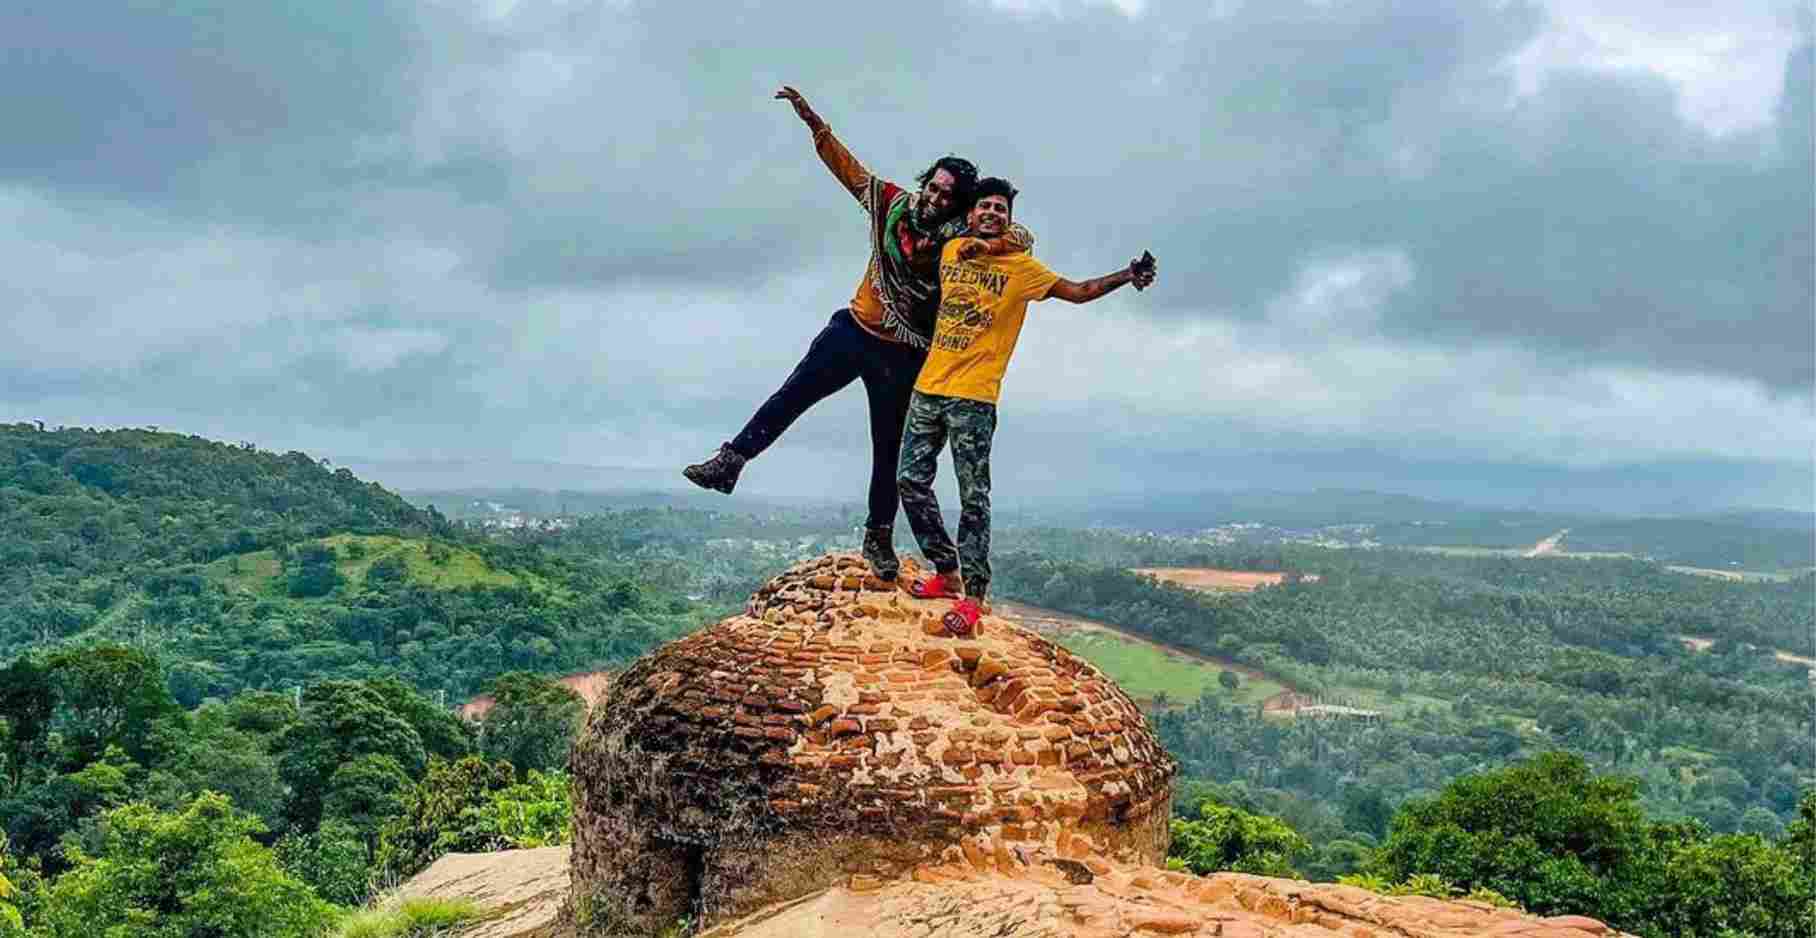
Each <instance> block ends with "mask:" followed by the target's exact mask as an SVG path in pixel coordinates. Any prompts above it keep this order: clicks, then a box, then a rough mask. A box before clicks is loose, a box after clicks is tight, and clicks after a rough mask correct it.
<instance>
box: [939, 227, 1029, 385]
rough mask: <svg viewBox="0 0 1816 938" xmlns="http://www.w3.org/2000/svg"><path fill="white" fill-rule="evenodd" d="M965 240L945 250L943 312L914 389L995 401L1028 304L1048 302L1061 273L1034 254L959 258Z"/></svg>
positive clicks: (956, 240) (942, 262)
mask: <svg viewBox="0 0 1816 938" xmlns="http://www.w3.org/2000/svg"><path fill="white" fill-rule="evenodd" d="M966 240H968V239H966V238H954V239H952V240H951V241H948V242H946V246H945V249H944V250H943V251H941V252H940V313H939V320H938V321H937V322H936V323H935V324H934V330H933V347H932V348H931V349H929V350H928V352H927V363H926V364H925V365H922V366H921V376H920V379H919V380H917V381H915V383H914V389H915V390H917V391H920V392H921V393H923V394H942V395H945V396H947V397H963V398H969V399H970V400H974V401H986V402H988V403H992V404H994V403H996V398H997V395H999V394H1000V393H1002V387H1003V372H1005V371H1007V370H1008V369H1009V356H1010V355H1013V354H1014V353H1015V341H1016V340H1017V339H1019V338H1021V330H1022V321H1023V320H1024V319H1026V318H1027V314H1028V303H1029V302H1030V301H1032V300H1044V299H1046V298H1047V291H1049V290H1051V289H1053V284H1054V283H1056V282H1057V281H1058V280H1059V275H1058V274H1056V273H1054V272H1053V271H1051V270H1048V269H1047V265H1045V264H1042V263H1041V262H1040V261H1037V260H1035V259H1034V255H1032V254H1003V255H999V256H995V257H990V256H978V257H973V258H971V259H969V260H962V261H961V260H959V259H958V248H959V245H961V244H963V243H964V242H965V241H966Z"/></svg>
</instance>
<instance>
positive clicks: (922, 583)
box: [908, 573, 958, 599]
mask: <svg viewBox="0 0 1816 938" xmlns="http://www.w3.org/2000/svg"><path fill="white" fill-rule="evenodd" d="M952 587H953V583H952V578H951V577H949V576H947V575H946V574H944V573H935V574H934V575H932V576H930V577H928V578H926V579H925V580H916V581H914V585H913V586H911V587H909V588H908V592H909V594H910V595H912V596H913V597H914V598H915V599H957V598H958V593H956V592H954V591H953V589H952Z"/></svg>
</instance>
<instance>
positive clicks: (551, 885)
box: [399, 847, 1619, 938]
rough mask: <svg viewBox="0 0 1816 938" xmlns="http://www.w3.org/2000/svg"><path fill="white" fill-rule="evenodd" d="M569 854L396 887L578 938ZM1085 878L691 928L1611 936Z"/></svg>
mask: <svg viewBox="0 0 1816 938" xmlns="http://www.w3.org/2000/svg"><path fill="white" fill-rule="evenodd" d="M567 864H568V851H567V848H565V847H551V848H546V849H542V850H508V851H502V852H499V853H487V854H452V855H450V856H447V857H444V858H442V859H441V860H440V861H437V862H436V863H435V865H434V866H431V867H430V868H429V869H428V870H426V871H424V872H423V873H421V874H419V875H418V876H417V877H416V878H415V879H413V880H411V881H410V882H409V883H408V884H406V885H405V886H404V887H403V888H402V889H401V890H400V891H399V894H400V895H433V896H441V897H461V896H465V897H467V898H471V899H473V900H474V901H476V902H477V903H478V904H479V905H480V907H481V908H482V909H484V910H485V911H486V912H487V913H489V914H490V916H491V917H489V918H487V919H486V920H485V921H482V922H478V923H476V924H472V925H468V926H466V927H465V928H464V929H461V930H459V931H457V932H456V933H454V935H451V936H450V938H576V932H575V931H574V930H573V929H572V927H571V925H570V924H563V923H559V922H557V920H556V917H555V907H556V905H557V903H558V902H559V895H560V893H561V892H562V891H563V890H564V889H565V888H566V886H567ZM1106 869H1107V870H1109V872H1107V873H1105V874H1102V875H1099V876H1095V877H1093V879H1092V881H1091V882H1090V883H1084V884H1081V883H1077V882H1074V881H1068V880H1067V879H1066V878H1065V876H1064V875H1062V874H1061V872H1060V871H1059V870H1057V869H1055V868H1053V867H1049V868H1048V870H1049V871H1042V870H1034V869H1028V870H1020V871H1018V872H1017V873H1016V874H1014V875H1003V874H1002V873H999V872H996V871H987V870H981V869H977V868H975V867H972V866H970V865H968V864H953V865H947V866H923V867H920V868H917V869H916V870H915V871H914V874H913V875H912V876H911V877H909V878H908V879H906V880H901V879H897V880H889V881H886V882H885V881H883V880H882V878H881V877H875V876H860V875H854V876H852V877H850V879H851V881H852V882H850V883H846V884H840V885H838V886H834V887H831V888H828V889H823V890H817V891H815V892H812V893H809V894H807V895H805V896H802V897H799V898H796V899H793V900H790V901H786V902H781V903H777V904H774V905H772V906H769V907H767V908H764V909H760V910H758V911H756V912H754V913H752V914H750V915H747V916H744V917H742V918H738V919H734V920H731V921H727V922H723V923H721V924H719V925H718V926H716V927H713V928H710V929H708V930H706V931H704V932H702V933H701V934H700V935H699V936H697V938H847V936H851V935H867V936H873V938H933V936H939V938H1000V936H1005V935H1008V936H1017V938H1110V936H1116V938H1129V936H1133V938H1144V936H1162V935H1185V936H1188V938H1212V936H1216V938H1339V936H1342V938H1463V936H1476V935H1498V936H1519V938H1583V936H1584V935H1600V936H1618V935H1619V933H1618V932H1613V931H1611V930H1610V929H1608V928H1607V927H1606V926H1605V925H1603V924H1602V923H1600V922H1598V921H1596V920H1595V919H1591V918H1583V917H1582V916H1560V917H1556V918H1538V917H1536V916H1531V915H1524V914H1521V913H1519V912H1515V911H1512V910H1507V909H1494V908H1489V907H1487V906H1485V905H1482V904H1480V903H1470V902H1441V901H1439V900H1436V899H1424V898H1419V897H1389V896H1380V895H1376V894H1374V893H1372V892H1369V891H1367V890H1365V889H1357V888H1355V887H1352V886H1338V885H1334V884H1330V883H1304V882H1299V881H1296V880H1285V879H1270V878H1266V877H1261V876H1245V875H1242V874H1239V873H1218V874H1214V875H1212V876H1206V877H1198V876H1190V875H1186V874H1182V873H1171V872H1166V871H1162V870H1159V869H1155V868H1153V867H1108V866H1106Z"/></svg>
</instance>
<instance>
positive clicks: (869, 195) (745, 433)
mask: <svg viewBox="0 0 1816 938" xmlns="http://www.w3.org/2000/svg"><path fill="white" fill-rule="evenodd" d="M776 97H777V98H778V99H781V100H784V101H787V102H789V103H790V104H791V105H793V106H794V109H795V114H797V115H798V116H799V117H800V118H801V121H802V122H803V123H805V124H806V125H807V127H808V129H809V130H810V131H812V133H813V144H814V149H815V150H816V151H817V152H818V153H819V155H820V159H821V160H822V161H823V162H824V163H825V164H826V168H827V169H829V170H831V171H832V174H833V176H834V177H835V178H837V179H838V180H839V182H840V184H842V185H843V186H844V187H845V189H846V191H848V192H850V193H851V195H852V197H853V198H855V199H857V201H858V204H859V205H860V206H862V208H863V210H864V214H865V216H866V218H867V219H868V220H869V236H870V237H869V240H870V263H869V265H868V266H867V267H866V268H865V270H864V276H863V278H862V279H861V280H859V281H858V288H857V292H856V293H855V294H854V295H853V296H852V298H851V302H850V304H849V305H848V306H847V307H846V308H844V309H841V310H839V311H838V312H836V313H833V314H832V319H831V321H829V322H828V323H827V324H826V328H824V329H822V330H820V334H819V335H818V336H815V337H814V340H813V343H812V344H811V345H809V346H808V347H807V355H806V356H805V357H804V358H802V359H801V362H800V364H798V365H796V366H795V369H794V372H793V373H792V374H790V375H789V376H788V380H786V381H784V382H783V383H782V387H781V388H780V389H778V390H777V391H776V392H775V393H774V394H772V395H770V397H769V399H768V400H766V401H764V402H763V404H762V406H760V407H758V408H757V412H756V413H755V414H754V415H753V416H752V417H751V418H750V421H749V422H748V423H746V424H745V425H744V429H743V430H742V431H741V432H739V434H738V435H737V436H736V437H734V438H733V439H731V440H730V441H728V442H726V443H725V444H723V445H722V446H720V447H719V451H718V452H717V453H716V454H714V455H713V456H712V457H711V458H710V459H708V460H706V461H705V462H702V463H697V464H695V465H692V466H688V467H687V468H686V469H685V470H683V473H682V474H683V475H685V476H686V477H687V479H688V480H689V481H691V482H693V483H694V484H695V485H698V486H700V487H702V488H708V489H713V490H715V491H719V492H725V493H728V494H729V493H730V492H731V490H732V488H733V487H734V486H735V485H737V482H738V475H739V474H740V473H741V472H742V471H743V469H744V464H745V463H746V462H748V461H750V460H752V459H755V458H756V457H757V456H758V455H759V454H760V453H762V452H763V451H764V450H765V449H768V448H769V446H770V444H771V443H774V442H775V440H776V438H777V437H779V436H781V435H782V432H783V431H784V430H787V429H788V427H789V425H791V424H793V423H794V421H795V420H796V419H797V418H799V417H800V416H801V415H802V414H803V413H806V412H807V409H808V408H810V407H812V406H813V405H815V404H817V403H819V402H820V401H822V400H824V399H826V398H827V397H829V396H831V395H832V394H833V393H835V392H837V391H839V390H841V389H843V388H844V387H846V386H847V385H849V384H851V382H853V381H857V380H862V381H863V382H864V392H865V395H866V396H867V397H868V398H869V403H870V460H871V462H870V489H869V505H868V508H869V514H868V516H867V518H866V519H865V522H864V557H865V559H866V560H868V561H869V562H870V566H871V569H872V570H874V571H875V572H876V574H877V576H879V577H882V578H883V579H885V580H893V579H895V576H896V574H897V572H898V570H899V566H898V563H897V561H896V556H895V546H894V529H895V515H896V508H897V505H898V501H899V497H898V495H897V492H896V482H895V470H896V461H897V458H898V457H899V455H900V452H901V442H902V426H903V424H904V422H905V421H906V420H907V417H908V399H909V397H910V396H911V395H912V394H913V392H914V380H915V377H916V376H917V375H919V374H920V370H921V364H922V363H923V362H924V361H926V358H927V348H928V346H929V344H930V343H931V342H932V340H933V326H934V318H935V316H936V315H937V313H938V311H939V265H940V249H941V248H942V247H944V245H945V243H946V242H947V241H949V240H951V239H952V238H953V237H956V236H957V235H959V234H961V233H962V232H963V230H964V219H963V217H962V213H963V212H964V211H965V210H967V209H968V208H970V202H971V189H972V187H973V186H975V185H976V183H977V167H975V166H973V165H972V164H971V162H970V161H969V160H964V159H960V158H958V157H956V156H947V157H942V158H941V159H939V160H938V161H936V162H935V163H934V164H933V165H932V166H930V167H928V168H927V171H926V172H924V173H922V174H921V175H920V176H919V177H917V181H918V182H919V183H920V189H919V190H918V191H909V190H907V189H904V188H902V187H901V186H898V185H896V184H895V183H892V182H889V181H888V180H885V179H881V178H878V177H877V176H875V175H873V174H872V173H871V172H870V171H869V170H867V169H865V168H864V166H863V164H861V163H859V162H858V160H857V158H856V157H854V156H852V155H851V151H850V150H847V149H845V145H844V144H842V143H840V142H839V140H838V138H837V137H834V136H833V135H832V129H831V128H830V127H828V126H827V125H826V122H825V121H824V120H822V119H821V118H820V115H818V114H817V113H815V112H814V110H813V108H812V107H811V106H809V105H808V103H807V99H806V98H804V97H802V96H801V93H800V92H798V91H796V90H794V89H793V88H789V87H784V88H783V89H782V90H781V91H779V92H777V93H776ZM1033 241H1034V239H1033V237H1032V236H1031V235H1029V234H1028V233H1027V230H1026V229H1024V228H1021V227H1019V226H1017V227H1015V228H1013V229H1010V230H1007V231H1004V232H1002V233H1000V234H999V235H998V236H996V237H992V238H989V239H987V240H986V241H985V242H984V244H983V245H982V246H981V247H980V248H979V249H980V250H982V251H983V252H984V253H988V254H1008V253H1014V252H1017V251H1026V250H1028V248H1029V247H1031V246H1032V245H1033Z"/></svg>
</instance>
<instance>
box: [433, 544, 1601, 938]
mask: <svg viewBox="0 0 1816 938" xmlns="http://www.w3.org/2000/svg"><path fill="white" fill-rule="evenodd" d="M948 608H950V601H944V600H932V601H921V600H915V599H912V598H910V597H908V596H907V595H906V594H904V593H901V592H899V591H896V590H893V589H891V588H889V587H888V585H887V584H883V583H881V582H878V581H876V580H874V579H872V578H870V577H868V576H867V574H866V571H865V568H864V564H863V561H862V560H861V559H860V558H858V557H857V556H855V555H833V556H828V557H822V558H818V559H816V560H813V561H809V562H806V563H803V564H800V565H797V566H796V567H794V568H792V569H790V570H789V571H787V572H786V573H784V574H782V575H781V576H779V577H777V578H775V579H774V580H772V581H770V582H769V583H768V584H766V585H765V586H764V587H763V588H762V589H761V590H759V591H758V593H757V594H756V595H755V596H753V597H751V600H750V602H749V604H748V605H747V607H746V609H745V612H744V614H743V615H739V616H734V617H732V618H730V619H727V620H725V621H723V622H720V623H718V624H717V625H714V626H711V627H709V628H706V629H703V630H702V631H700V632H698V633H695V634H694V635H691V636H688V637H687V638H684V639H681V640H680V641H677V642H673V643H671V644H669V645H666V646H663V647H662V648H660V649H658V650H657V651H655V652H653V653H652V654H650V655H649V656H646V657H645V658H643V659H640V660H639V661H637V662H636V663H635V664H633V665H632V666H631V667H630V668H629V669H627V670H626V671H624V672H623V673H622V674H621V675H619V676H618V677H617V678H616V679H614V681H613V682H612V688H611V693H610V696H609V698H608V699H607V700H606V701H605V705H604V706H603V707H600V708H597V709H595V710H594V711H593V712H592V715H591V716H590V718H589V720H588V724H587V727H586V729H585V730H584V732H583V733H582V735H581V738H580V739H579V741H578V742H577V743H576V745H575V749H574V758H573V764H572V767H573V772H574V792H573V794H574V803H575V815H574V817H575V820H574V846H573V850H572V858H571V877H570V878H571V881H572V888H571V890H570V891H569V895H568V901H567V903H566V905H565V906H564V907H563V914H562V916H561V919H560V922H559V923H558V927H559V929H560V930H559V931H547V930H544V931H534V932H499V933H497V934H496V935H494V934H493V933H489V932H488V933H483V934H485V935H486V938H519V936H520V935H521V936H524V938H528V936H530V935H534V936H535V938H544V936H547V938H594V936H607V935H612V936H616V935H656V934H661V933H663V932H664V931H665V930H667V929H669V928H670V927H671V926H673V925H674V924H675V923H677V922H679V921H682V920H688V921H691V922H692V923H693V924H694V925H695V926H696V927H697V928H699V929H702V931H701V932H700V934H701V935H704V936H712V938H814V936H835V935H836V936H847V935H870V936H878V938H934V936H950V938H985V936H994V938H1001V936H1009V935H1013V936H1023V938H1037V936H1051V938H1111V936H1117V938H1128V936H1135V938H1141V936H1164V935H1184V936H1194V938H1211V936H1216V938H1317V936H1323V938H1330V936H1348V938H1461V936H1465V935H1489V934H1492V935H1509V936H1528V938H1590V936H1610V935H1614V934H1616V933H1613V932H1611V931H1610V930H1608V929H1607V928H1606V927H1605V926H1603V925H1602V924H1601V923H1599V922H1596V921H1594V920H1593V919H1583V918H1580V917H1568V918H1555V919H1540V918H1537V917H1533V916H1527V915H1523V914H1521V913H1518V912H1515V911H1510V910H1503V909H1494V908H1490V907H1488V906H1486V905H1483V904H1480V903H1467V902H1444V901H1439V900H1435V899H1426V898H1421V897H1386V896H1380V895H1376V894H1374V893H1371V892H1369V891H1367V890H1364V889H1358V888H1355V887H1350V886H1340V885H1333V884H1309V883H1304V882H1299V881H1294V880H1282V879H1267V878H1263V877H1257V876H1246V875H1242V874H1234V873H1220V874H1217V875H1214V876H1209V877H1196V876H1190V875H1187V874H1182V873H1175V872H1170V871H1167V870H1164V869H1161V868H1160V867H1159V866H1157V865H1156V864H1158V863H1159V862H1160V860H1161V859H1162V858H1163V857H1164V855H1165V852H1166V845H1167V824H1168V820H1169V816H1170V810H1171V797H1172V794H1171V783H1172V776H1173V773H1174V771H1175V765H1174V763H1173V761H1172V760H1171V759H1170V758H1169V757H1168V756H1167V755H1166V753H1165V752H1164V751H1163V750H1162V749H1161V748H1160V746H1159V743H1158V741H1157V740H1156V739H1155V738H1154V736H1153V734H1152V733H1151V732H1150V731H1149V729H1148V726H1147V723H1146V721H1145V719H1144V717H1143V715H1142V713H1141V712H1140V710H1139V709H1138V708H1137V707H1136V706H1135V705H1134V703H1133V702H1132V701H1131V700H1130V699H1129V698H1128V696H1127V695H1126V694H1124V693H1123V692H1122V691H1121V690H1120V689H1119V688H1117V687H1116V686H1115V684H1113V683H1112V682H1111V681H1110V680H1109V679H1108V678H1106V677H1105V676H1104V675H1103V674H1101V673H1099V672H1098V671H1097V670H1096V669H1095V668H1094V667H1092V666H1091V665H1090V664H1089V663H1087V662H1085V661H1083V660H1082V659H1080V658H1077V657H1076V656H1074V655H1072V654H1070V653H1069V652H1067V651H1066V650H1065V649H1063V648H1061V647H1059V646H1058V645H1055V644H1054V643H1053V642H1052V641H1050V640H1048V639H1045V638H1043V637H1042V636H1040V635H1038V634H1036V633H1034V632H1031V631H1029V630H1027V629H1024V628H1022V627H1020V626H1017V625H1015V624H1013V623H1010V622H1008V621H1005V620H1002V619H999V618H995V617H993V616H988V615H987V616H985V617H984V619H983V620H982V621H981V622H980V626H981V627H980V629H979V631H978V633H977V635H975V636H973V637H970V638H963V639H961V638H955V637H952V636H949V635H947V634H945V631H944V629H943V628H942V627H941V626H940V616H941V614H942V613H944V612H945V611H946V610H947V609H948ZM517 853H519V854H521V853H523V852H522V851H519V852H517ZM492 856H493V857H496V858H499V859H497V860H495V861H493V862H495V863H497V864H499V865H500V866H508V865H510V864H511V863H512V862H513V861H512V860H510V859H508V858H509V857H511V856H512V855H511V854H494V855H492ZM444 862H446V861H444ZM439 867H441V864H437V867H436V868H431V871H430V872H435V871H436V869H437V868H439ZM428 875H429V874H428V873H425V874H424V876H428ZM443 878H444V879H445V880H448V881H450V882H452V881H455V880H456V879H457V877H453V876H451V875H443ZM479 881H483V880H475V882H479ZM525 888H526V890H529V891H534V892H537V894H538V895H546V894H547V892H546V890H538V889H534V888H531V887H528V886H526V887H525ZM536 927H540V928H545V929H546V928H552V927H556V926H536ZM463 934H481V933H463Z"/></svg>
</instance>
